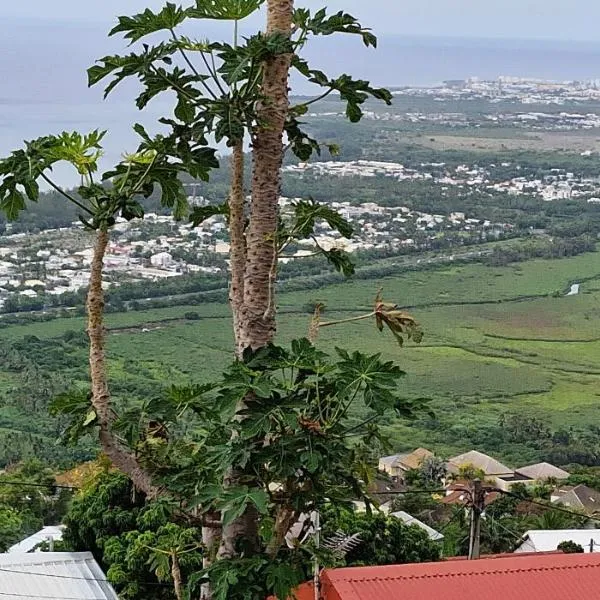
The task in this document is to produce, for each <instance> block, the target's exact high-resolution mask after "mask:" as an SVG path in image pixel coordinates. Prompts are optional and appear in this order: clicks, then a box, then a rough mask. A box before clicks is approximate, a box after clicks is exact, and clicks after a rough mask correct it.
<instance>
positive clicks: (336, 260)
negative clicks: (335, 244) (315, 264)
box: [321, 248, 356, 277]
mask: <svg viewBox="0 0 600 600" xmlns="http://www.w3.org/2000/svg"><path fill="white" fill-rule="evenodd" d="M321 252H322V254H323V255H324V256H325V258H326V259H327V261H328V262H330V263H331V264H332V265H333V266H334V267H335V269H336V270H337V271H339V272H340V273H342V274H343V275H344V276H346V277H351V276H352V275H354V273H355V272H356V268H355V265H354V263H353V262H352V260H351V259H350V256H349V255H348V253H347V252H344V251H343V250H340V249H339V248H332V249H331V250H321Z"/></svg>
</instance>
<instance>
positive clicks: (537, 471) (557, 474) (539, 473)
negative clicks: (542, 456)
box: [517, 462, 570, 480]
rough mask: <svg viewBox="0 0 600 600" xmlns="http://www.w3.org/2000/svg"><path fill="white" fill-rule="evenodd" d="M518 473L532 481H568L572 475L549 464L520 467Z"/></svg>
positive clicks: (542, 463)
mask: <svg viewBox="0 0 600 600" xmlns="http://www.w3.org/2000/svg"><path fill="white" fill-rule="evenodd" d="M517 472H518V473H520V474H521V475H526V476H527V477H529V478H531V479H538V480H543V479H567V478H568V477H569V475H570V473H568V472H567V471H565V470H564V469H559V468H558V467H555V466H554V465H551V464H550V463H547V462H541V463H537V464H535V465H527V466H526V467H520V468H519V469H517Z"/></svg>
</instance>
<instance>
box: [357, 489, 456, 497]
mask: <svg viewBox="0 0 600 600" xmlns="http://www.w3.org/2000/svg"><path fill="white" fill-rule="evenodd" d="M447 491H448V490H390V491H389V492H369V493H368V495H369V496H397V495H401V494H445V493H446V492H447Z"/></svg>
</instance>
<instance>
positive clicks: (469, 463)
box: [446, 450, 514, 478]
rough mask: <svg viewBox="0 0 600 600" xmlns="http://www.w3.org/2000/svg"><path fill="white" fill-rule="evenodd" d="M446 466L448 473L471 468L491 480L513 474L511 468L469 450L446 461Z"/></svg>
mask: <svg viewBox="0 0 600 600" xmlns="http://www.w3.org/2000/svg"><path fill="white" fill-rule="evenodd" d="M446 466H447V468H448V472H449V473H458V472H459V471H460V469H461V468H463V467H473V468H475V469H477V470H478V471H483V472H484V473H485V476H486V477H492V478H493V477H497V476H500V475H513V473H514V471H513V470H512V469H511V468H509V467H507V466H506V465H503V464H502V463H501V462H500V461H497V460H496V459H495V458H492V457H491V456H488V455H487V454H484V453H483V452H478V451H477V450H471V451H470V452H465V453H464V454H459V455H458V456H454V457H453V458H450V459H448V463H447V465H446Z"/></svg>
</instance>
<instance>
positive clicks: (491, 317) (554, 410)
mask: <svg viewBox="0 0 600 600" xmlns="http://www.w3.org/2000/svg"><path fill="white" fill-rule="evenodd" d="M572 282H581V293H580V294H579V295H577V296H565V293H566V291H567V290H568V288H569V285H570V284H571V283H572ZM380 286H381V287H383V289H384V295H385V297H386V299H388V300H393V301H395V302H398V303H399V304H400V305H402V306H406V307H410V310H411V312H412V313H413V314H414V315H415V316H416V317H417V318H418V320H419V321H420V322H421V323H422V326H423V328H424V330H425V333H426V336H425V339H424V341H423V343H422V344H421V345H420V346H413V345H408V346H406V347H405V348H403V349H401V348H399V347H398V346H397V345H395V343H394V342H393V340H392V339H391V337H390V336H387V335H385V334H380V333H379V332H377V331H376V329H375V327H374V323H371V322H370V321H364V322H360V323H353V324H350V325H345V326H339V327H334V328H326V329H324V330H322V335H321V338H320V340H319V344H321V345H322V347H323V348H324V349H326V350H332V349H333V348H334V347H335V346H336V345H340V346H344V347H346V348H360V349H362V350H364V351H367V352H382V353H383V354H384V355H385V356H386V357H388V358H391V359H394V360H396V361H397V362H398V363H399V364H400V365H401V366H402V368H403V369H404V370H405V371H406V373H407V375H406V377H405V378H404V380H403V382H402V389H403V392H404V393H405V394H406V395H407V396H409V397H412V398H421V397H426V398H430V399H431V407H432V408H433V409H434V411H435V413H436V419H435V420H433V421H432V420H431V419H430V418H429V417H426V416H423V417H422V418H419V419H418V420H417V421H416V422H413V423H406V422H402V421H397V420H393V419H391V420H390V422H389V426H388V431H389V433H390V434H391V437H392V442H393V445H394V446H395V447H396V448H397V449H401V448H407V447H411V446H415V445H427V446H429V447H432V446H433V447H435V448H436V449H437V450H438V451H441V452H444V453H451V452H455V451H456V452H458V451H462V450H464V449H468V448H469V447H470V446H471V445H472V444H473V443H474V442H473V440H474V439H475V440H478V444H479V446H480V447H482V448H487V449H488V450H490V451H496V452H498V453H500V454H501V455H503V456H505V457H507V458H508V459H512V460H513V461H515V462H519V461H520V459H521V457H522V456H523V459H524V461H525V460H527V459H528V457H530V456H531V458H535V456H534V455H535V452H534V451H532V450H530V449H527V448H521V449H519V448H502V447H498V440H494V439H487V438H486V435H485V432H486V431H487V430H486V427H489V426H491V425H493V424H495V423H497V421H498V418H499V417H500V415H501V414H502V413H507V412H508V413H516V414H520V415H524V416H535V417H536V418H539V419H541V420H543V421H544V422H545V423H547V424H548V425H549V426H550V427H551V428H552V429H558V428H561V427H569V426H574V427H580V426H585V425H587V424H589V423H590V422H593V421H592V420H593V419H595V418H596V416H597V414H598V404H599V403H600V385H599V384H600V327H599V326H598V323H599V321H600V255H598V254H585V255H582V256H579V257H575V258H569V259H564V260H555V261H542V260H537V261H530V262H526V263H521V264H519V265H517V266H509V267H502V268H500V267H498V268H494V267H487V266H484V265H478V264H471V265H461V266H457V265H453V266H450V267H444V268H439V269H433V270H423V271H414V272H403V273H402V272H401V273H398V274H397V275H395V276H390V277H386V278H384V279H381V280H378V281H377V280H370V281H348V282H346V283H343V284H339V285H332V286H328V287H324V288H322V289H319V290H309V291H306V292H294V293H286V294H282V295H281V296H280V297H279V307H280V311H281V314H282V318H281V327H280V332H279V341H281V342H286V341H288V340H290V339H291V338H293V337H297V336H302V335H305V333H306V331H307V328H308V323H309V319H310V316H309V314H308V312H307V310H306V309H305V308H303V307H306V305H307V304H309V303H314V302H316V301H322V302H324V303H325V304H326V307H327V308H326V313H325V317H324V318H326V319H333V318H337V317H347V316H348V315H349V311H350V312H351V311H354V310H355V311H356V314H360V313H361V312H365V311H368V310H369V309H370V307H371V305H372V302H373V298H374V296H375V294H376V291H377V289H378V287H380ZM190 311H193V312H196V313H198V316H199V317H200V318H199V319H198V320H186V319H185V318H184V316H183V315H184V314H185V313H187V312H190ZM108 324H109V327H110V328H111V334H110V338H109V355H110V368H111V375H112V378H113V380H114V390H115V393H116V395H117V396H118V397H119V398H120V399H122V400H123V401H126V400H128V399H130V398H133V397H143V396H146V395H147V394H152V393H154V392H155V391H156V389H157V387H158V386H160V385H161V384H162V383H163V382H165V381H168V382H173V381H175V382H186V381H190V380H205V379H208V378H210V377H212V376H213V375H214V374H215V373H217V372H218V371H219V369H221V368H222V367H223V365H224V364H225V363H226V362H227V361H228V360H230V348H231V345H232V335H231V325H230V321H229V314H228V309H227V306H225V305H216V304H206V305H201V306H194V307H186V306H181V307H175V308H167V309H155V310H149V311H140V312H129V313H123V314H111V315H109V316H108ZM83 328H84V322H83V319H80V318H72V319H59V320H55V321H50V322H48V323H36V324H31V325H21V326H10V327H6V328H3V329H1V330H0V339H1V340H2V341H3V343H5V344H9V345H17V347H19V348H21V349H23V348H24V349H25V350H24V351H25V353H26V354H27V355H28V356H29V357H30V358H31V359H33V360H37V361H42V362H43V364H44V368H45V369H47V370H59V371H60V373H61V376H62V377H63V378H64V381H63V383H69V384H70V383H73V382H77V381H80V382H84V381H85V379H86V348H85V345H84V344H82V343H81V338H79V340H78V341H77V340H75V341H73V340H70V338H71V337H73V334H72V333H70V332H77V331H78V332H81V331H83ZM27 336H36V338H38V339H39V340H40V341H41V342H40V344H41V347H40V348H39V350H37V352H38V355H36V353H35V352H36V350H35V347H36V342H35V341H34V340H35V338H31V337H27ZM24 340H25V341H24ZM50 343H51V344H54V346H48V347H46V346H45V345H44V344H50ZM32 348H34V350H32ZM19 377H20V376H19V374H18V373H16V372H15V371H14V370H12V371H11V370H7V369H5V368H4V367H0V398H3V403H4V406H3V407H2V408H1V409H0V432H2V431H4V432H6V431H9V430H10V431H11V432H13V431H14V430H19V429H25V430H27V428H26V427H25V426H24V423H25V422H26V421H29V420H30V418H29V417H28V416H27V414H26V411H25V410H24V409H23V407H22V406H20V405H18V404H17V405H16V406H15V405H14V402H12V401H10V400H9V399H10V398H11V397H12V395H14V390H15V388H16V386H18V385H19ZM40 422H41V423H45V422H48V420H47V419H46V418H45V417H43V416H40ZM34 429H35V428H34ZM30 430H31V429H30ZM37 431H38V432H39V433H41V434H42V436H43V435H44V432H43V431H40V430H39V429H38V430H37ZM479 434H481V435H479ZM52 435H53V434H52ZM478 436H479V437H478ZM480 438H481V439H480Z"/></svg>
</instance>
